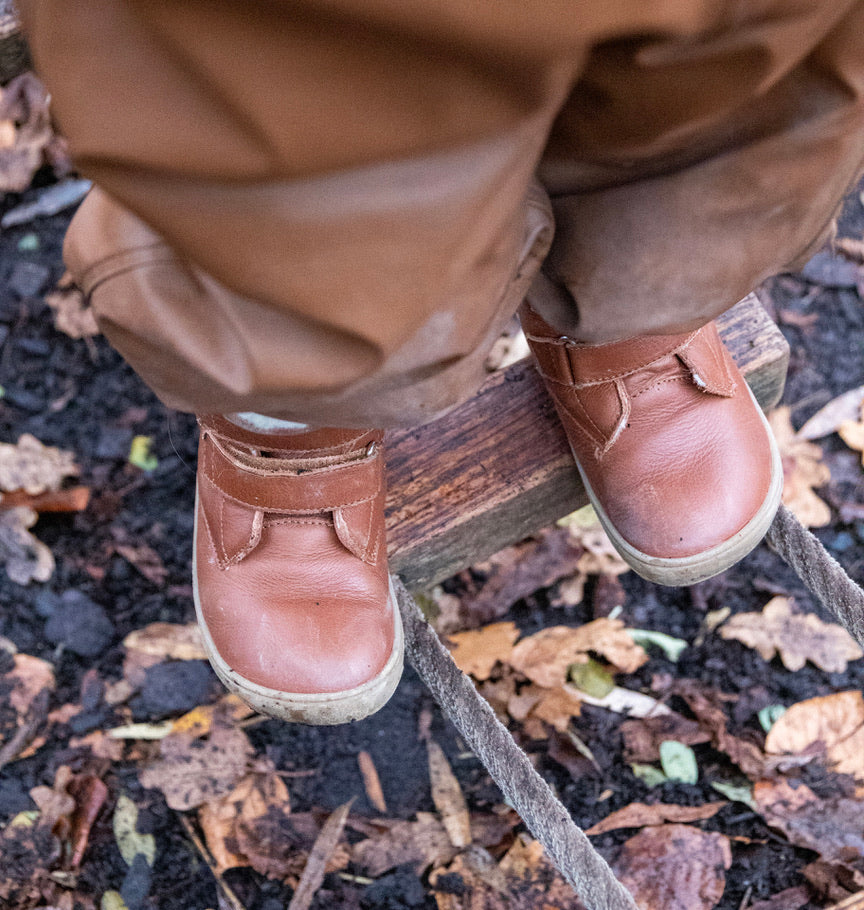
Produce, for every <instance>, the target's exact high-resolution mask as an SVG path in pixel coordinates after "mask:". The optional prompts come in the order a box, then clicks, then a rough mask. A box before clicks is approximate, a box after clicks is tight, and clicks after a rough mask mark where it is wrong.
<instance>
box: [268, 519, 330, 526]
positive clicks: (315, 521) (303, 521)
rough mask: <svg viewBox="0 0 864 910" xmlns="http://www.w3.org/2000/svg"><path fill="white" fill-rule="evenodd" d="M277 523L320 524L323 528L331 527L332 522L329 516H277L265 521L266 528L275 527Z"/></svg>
mask: <svg viewBox="0 0 864 910" xmlns="http://www.w3.org/2000/svg"><path fill="white" fill-rule="evenodd" d="M278 525H321V526H322V527H325V528H332V527H333V522H332V521H331V520H330V519H329V518H324V517H322V518H277V519H275V520H268V521H267V522H266V523H265V527H267V528H275V527H277V526H278Z"/></svg>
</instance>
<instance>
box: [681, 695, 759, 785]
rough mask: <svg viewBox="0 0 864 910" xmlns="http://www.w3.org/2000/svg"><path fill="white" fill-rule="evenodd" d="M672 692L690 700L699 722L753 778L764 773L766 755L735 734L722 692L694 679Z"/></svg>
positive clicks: (722, 750) (712, 739) (715, 745)
mask: <svg viewBox="0 0 864 910" xmlns="http://www.w3.org/2000/svg"><path fill="white" fill-rule="evenodd" d="M673 692H674V693H675V694H676V695H680V696H681V698H683V699H684V701H686V702H687V705H688V707H689V708H690V710H691V711H692V712H693V713H694V714H695V715H696V719H697V720H698V721H699V723H700V725H701V726H702V727H703V728H704V729H705V730H706V731H707V732H708V733H710V734H711V742H712V743H713V744H714V747H715V748H716V749H717V750H719V751H720V752H724V753H725V754H726V755H728V756H729V758H730V759H731V760H732V761H733V762H734V763H735V764H736V765H738V767H739V768H740V769H741V770H742V771H743V772H744V773H745V774H746V775H747V776H748V777H749V778H750V779H751V780H759V779H760V778H762V777H763V776H764V775H765V763H766V759H765V755H764V754H763V752H762V750H761V749H760V748H759V747H758V746H757V745H756V744H755V743H753V742H750V741H749V740H747V739H744V738H742V737H740V736H735V735H734V734H732V733H730V732H729V730H728V721H727V719H726V714H725V712H724V711H723V709H722V707H720V704H719V701H720V700H721V693H719V692H716V691H714V690H712V689H709V688H707V687H704V686H701V685H699V683H697V682H695V681H694V680H690V679H684V680H680V681H678V682H677V683H676V684H675V686H674V688H673Z"/></svg>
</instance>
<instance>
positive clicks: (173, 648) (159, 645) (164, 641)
mask: <svg viewBox="0 0 864 910" xmlns="http://www.w3.org/2000/svg"><path fill="white" fill-rule="evenodd" d="M123 644H124V646H125V647H126V648H127V649H129V650H134V651H140V652H142V653H143V654H150V655H153V656H155V657H159V658H170V659H172V660H207V652H206V651H205V650H204V641H203V639H202V637H201V629H200V628H199V627H198V623H195V622H192V623H186V624H185V625H184V624H182V623H173V622H154V623H150V625H149V626H145V627H144V628H143V629H136V630H135V631H134V632H130V633H129V634H128V635H127V636H126V637H125V638H124V639H123Z"/></svg>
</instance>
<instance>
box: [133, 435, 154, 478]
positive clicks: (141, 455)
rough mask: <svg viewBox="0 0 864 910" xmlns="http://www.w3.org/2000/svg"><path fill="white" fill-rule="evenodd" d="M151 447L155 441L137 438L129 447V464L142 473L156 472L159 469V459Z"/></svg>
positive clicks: (142, 437) (144, 437)
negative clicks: (139, 469)
mask: <svg viewBox="0 0 864 910" xmlns="http://www.w3.org/2000/svg"><path fill="white" fill-rule="evenodd" d="M151 445H153V440H152V439H151V438H150V437H149V436H136V437H135V438H134V439H133V440H132V445H131V446H130V447H129V464H132V465H135V467H136V468H141V470H142V471H155V470H156V468H158V467H159V459H158V458H157V457H156V456H155V455H154V454H153V453H152V452H151V451H150V446H151Z"/></svg>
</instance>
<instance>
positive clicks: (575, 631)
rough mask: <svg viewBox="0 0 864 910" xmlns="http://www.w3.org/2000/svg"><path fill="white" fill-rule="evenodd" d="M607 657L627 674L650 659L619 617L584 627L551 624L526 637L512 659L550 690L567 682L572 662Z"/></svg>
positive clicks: (595, 621) (512, 655)
mask: <svg viewBox="0 0 864 910" xmlns="http://www.w3.org/2000/svg"><path fill="white" fill-rule="evenodd" d="M591 652H594V653H596V654H599V655H601V656H602V657H604V658H606V660H608V661H609V662H610V663H611V664H613V665H614V666H615V667H617V669H618V670H620V671H621V672H623V673H634V672H635V671H636V670H638V669H639V667H641V666H642V665H643V664H644V663H645V662H646V661H647V660H648V655H647V654H646V653H645V650H644V649H643V648H641V647H640V646H639V645H637V644H636V643H635V642H634V641H633V639H632V638H631V637H630V636H629V635H628V634H627V632H626V631H625V628H624V623H623V622H621V620H619V619H606V618H602V619H595V620H594V621H593V622H589V623H586V624H585V625H584V626H576V627H575V628H573V627H570V626H551V627H550V628H548V629H542V630H541V631H540V632H538V633H536V634H535V635H531V636H529V637H528V638H523V639H522V641H520V642H519V644H517V645H516V647H515V648H514V649H513V652H512V654H511V655H510V657H509V659H508V662H509V663H510V666H511V667H513V669H514V670H517V671H518V672H519V673H522V674H523V676H526V677H527V678H528V679H530V680H531V681H532V682H535V683H537V685H539V686H545V687H546V688H547V689H552V688H557V687H558V686H562V685H564V683H565V682H566V681H567V671H568V669H569V667H570V666H571V664H574V663H585V662H586V661H587V660H588V655H589V653H591Z"/></svg>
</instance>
